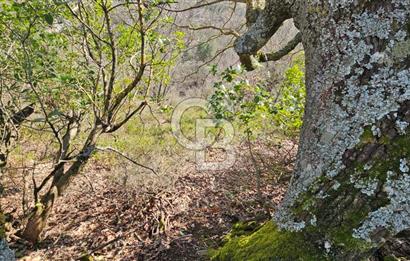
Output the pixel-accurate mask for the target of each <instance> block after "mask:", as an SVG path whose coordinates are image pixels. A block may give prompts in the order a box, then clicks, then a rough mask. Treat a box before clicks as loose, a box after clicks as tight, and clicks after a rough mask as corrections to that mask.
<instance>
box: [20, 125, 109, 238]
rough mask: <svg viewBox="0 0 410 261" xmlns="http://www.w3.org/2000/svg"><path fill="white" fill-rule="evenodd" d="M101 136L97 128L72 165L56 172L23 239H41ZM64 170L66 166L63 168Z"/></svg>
mask: <svg viewBox="0 0 410 261" xmlns="http://www.w3.org/2000/svg"><path fill="white" fill-rule="evenodd" d="M100 134H101V130H99V129H98V128H95V129H94V130H93V131H92V132H91V133H90V135H89V137H88V139H87V141H86V142H85V145H84V146H83V149H82V151H81V153H80V154H79V156H77V159H76V161H75V162H74V163H72V165H71V166H70V167H69V168H68V169H67V170H66V171H64V170H63V169H62V170H61V171H60V170H57V171H55V173H56V174H55V175H54V177H53V182H52V184H51V187H50V189H49V191H47V193H46V194H45V195H44V196H43V197H42V198H41V200H40V202H38V203H37V204H36V206H35V207H34V209H33V211H32V212H31V215H30V216H29V218H28V221H27V224H26V227H25V228H24V231H23V237H24V238H25V239H27V240H29V241H30V242H33V243H35V242H37V241H38V240H39V238H40V235H41V232H42V231H43V230H44V228H45V227H46V225H47V219H48V217H49V215H50V214H51V212H52V209H53V207H54V204H55V202H56V200H57V198H58V197H60V196H61V195H63V193H64V192H65V190H66V189H67V188H68V186H69V185H70V183H71V180H72V179H73V178H74V177H75V176H77V175H78V174H79V173H80V171H81V169H82V168H83V167H84V166H85V165H86V164H87V162H88V160H89V159H90V157H91V155H92V153H93V152H94V150H95V146H96V143H97V139H98V137H99V135H100ZM62 168H64V166H62Z"/></svg>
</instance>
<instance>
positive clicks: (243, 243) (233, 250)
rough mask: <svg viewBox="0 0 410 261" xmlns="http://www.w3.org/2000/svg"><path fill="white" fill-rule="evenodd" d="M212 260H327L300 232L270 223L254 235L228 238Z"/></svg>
mask: <svg viewBox="0 0 410 261" xmlns="http://www.w3.org/2000/svg"><path fill="white" fill-rule="evenodd" d="M209 254H210V258H211V260H230V261H235V260H238V261H242V260H247V261H259V260H261V261H263V260H303V261H310V260H312V261H314V260H315V261H316V260H327V258H326V257H324V256H323V255H322V254H321V253H320V251H319V250H318V249H316V248H315V246H313V245H312V243H311V242H310V241H309V240H308V239H306V238H305V237H304V236H303V234H302V233H299V232H288V231H281V230H279V229H278V228H277V226H276V225H275V224H274V223H273V222H272V221H269V222H267V223H266V224H264V225H263V226H262V227H261V228H260V229H258V230H257V231H256V232H254V233H252V234H249V235H244V236H239V237H233V238H231V239H230V240H229V241H228V242H227V243H225V245H224V246H223V247H221V248H220V249H217V250H211V251H210V253H209Z"/></svg>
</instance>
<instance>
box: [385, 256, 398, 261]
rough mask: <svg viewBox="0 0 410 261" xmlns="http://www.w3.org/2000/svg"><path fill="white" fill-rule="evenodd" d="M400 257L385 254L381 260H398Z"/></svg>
mask: <svg viewBox="0 0 410 261" xmlns="http://www.w3.org/2000/svg"><path fill="white" fill-rule="evenodd" d="M399 260H400V259H398V258H396V257H394V256H386V257H384V258H383V261H399Z"/></svg>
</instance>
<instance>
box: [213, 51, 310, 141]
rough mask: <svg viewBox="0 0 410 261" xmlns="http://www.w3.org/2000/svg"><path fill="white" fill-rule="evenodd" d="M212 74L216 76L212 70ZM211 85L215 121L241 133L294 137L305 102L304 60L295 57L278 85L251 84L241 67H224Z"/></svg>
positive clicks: (261, 82) (300, 121) (215, 71)
mask: <svg viewBox="0 0 410 261" xmlns="http://www.w3.org/2000/svg"><path fill="white" fill-rule="evenodd" d="M212 72H213V73H214V74H215V75H216V74H217V70H216V68H215V67H214V68H213V69H212ZM220 76H221V80H220V81H218V82H216V83H215V84H214V92H213V94H212V95H211V96H210V97H209V105H210V108H211V111H212V112H213V114H214V116H215V118H216V119H226V120H229V121H233V122H236V123H237V124H238V125H239V128H240V129H242V130H243V131H244V133H245V134H247V135H251V136H257V135H259V134H261V133H265V134H266V132H276V133H280V134H284V135H286V136H297V135H298V133H299V130H300V128H301V126H302V122H303V119H302V118H303V114H304V103H305V74H304V57H303V56H299V57H297V58H296V59H294V61H293V62H292V65H291V66H290V67H289V68H288V69H287V70H286V71H285V74H284V80H283V81H282V83H281V84H280V85H279V86H270V85H269V84H268V83H267V82H263V81H260V82H256V83H254V84H251V83H250V82H249V81H248V80H247V79H246V74H245V70H244V68H243V67H236V68H228V69H226V70H225V71H223V72H222V73H221V74H220Z"/></svg>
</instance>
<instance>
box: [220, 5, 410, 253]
mask: <svg viewBox="0 0 410 261" xmlns="http://www.w3.org/2000/svg"><path fill="white" fill-rule="evenodd" d="M289 17H293V18H294V19H295V23H296V26H297V27H298V28H299V30H300V31H301V33H302V41H303V45H304V48H305V54H306V86H307V103H306V114H305V118H304V126H303V130H302V135H301V141H300V148H299V153H298V158H297V166H296V170H295V173H294V177H293V180H292V182H291V185H290V188H289V190H288V192H287V195H286V197H285V200H284V202H283V204H282V206H281V207H280V209H279V210H278V211H277V213H276V215H275V219H274V221H275V225H274V226H272V227H270V228H269V229H268V228H265V230H263V229H262V230H261V231H259V232H257V233H256V234H255V235H254V236H252V237H250V238H249V240H248V241H246V242H245V240H243V241H241V244H239V245H237V246H236V247H237V248H236V249H235V247H232V245H230V246H229V245H228V246H227V247H225V249H224V250H223V251H227V252H223V251H221V252H219V256H218V255H217V257H218V258H219V259H228V260H229V259H231V260H240V259H241V258H254V257H258V258H261V259H260V260H271V259H272V260H276V259H278V258H279V260H283V259H285V260H292V259H293V260H318V259H317V258H318V257H320V258H321V259H323V260H326V259H330V260H363V259H366V258H367V257H369V256H370V255H372V254H373V253H374V252H375V250H376V249H378V248H380V247H381V246H382V245H383V244H384V243H385V242H386V241H387V240H392V239H394V237H395V236H397V235H398V234H399V233H402V232H404V231H406V230H408V229H410V171H409V167H410V128H409V126H410V0H400V1H398V0H391V1H385V0H343V1H342V0H340V1H339V0H338V1H334V0H311V1H305V0H299V1H284V0H282V1H279V0H271V1H269V3H268V5H267V7H266V9H265V11H264V12H263V14H262V15H260V17H259V18H258V20H257V22H256V23H255V24H254V25H253V26H252V27H251V28H250V29H249V31H248V32H247V33H246V34H245V35H243V36H242V37H241V38H240V39H239V40H238V41H237V44H236V50H237V52H238V53H239V55H240V56H241V60H242V61H243V62H249V59H247V57H249V55H255V54H256V52H257V51H258V50H259V49H260V48H261V47H262V46H263V45H265V43H266V42H267V41H268V40H269V38H270V37H271V36H272V35H273V34H274V33H275V32H276V30H277V29H276V28H277V24H278V23H281V22H282V21H283V20H284V19H287V18H289ZM263 233H270V237H268V236H266V238H269V240H270V242H271V243H270V245H269V244H266V247H267V248H268V249H270V250H271V251H267V250H261V249H262V248H263V247H261V244H262V245H263V242H261V241H260V239H261V238H263V237H264V236H263ZM299 239H300V240H299ZM258 240H259V241H258ZM252 242H253V243H252ZM301 242H304V243H302V244H301ZM258 244H259V247H258V246H257V245H258ZM295 244H299V246H298V247H297V246H295ZM278 246H282V247H278ZM230 247H231V248H232V249H235V250H229V249H230ZM292 247H294V251H285V250H286V249H287V250H289V249H293V248H292ZM303 248H309V249H304V250H303V251H297V250H298V249H303ZM255 249H256V250H255ZM284 249H285V250H284ZM229 251H232V252H231V253H230V254H226V253H228V252H229ZM252 251H254V252H253V253H252ZM264 251H265V252H266V253H264V255H263V256H260V255H258V253H263V252H264ZM262 257H265V258H270V259H263V258H262ZM218 258H217V259H218ZM275 258H276V259H275ZM298 258H299V259H298ZM257 260H259V259H257Z"/></svg>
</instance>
